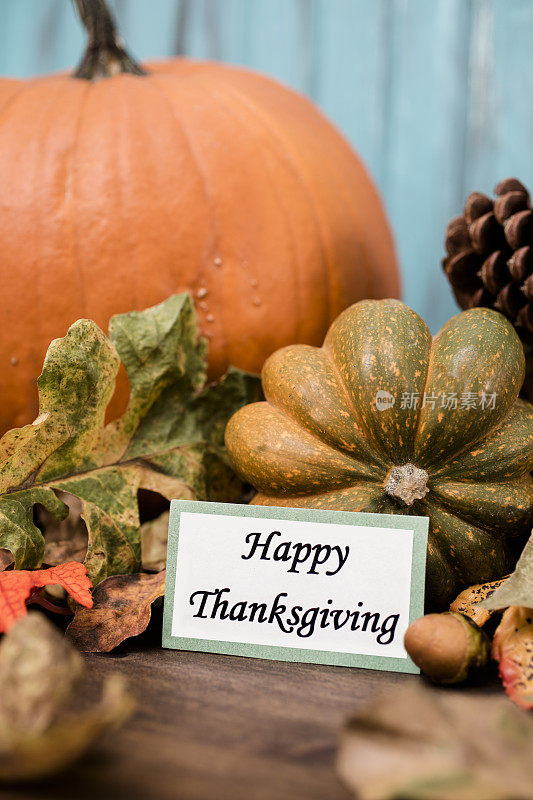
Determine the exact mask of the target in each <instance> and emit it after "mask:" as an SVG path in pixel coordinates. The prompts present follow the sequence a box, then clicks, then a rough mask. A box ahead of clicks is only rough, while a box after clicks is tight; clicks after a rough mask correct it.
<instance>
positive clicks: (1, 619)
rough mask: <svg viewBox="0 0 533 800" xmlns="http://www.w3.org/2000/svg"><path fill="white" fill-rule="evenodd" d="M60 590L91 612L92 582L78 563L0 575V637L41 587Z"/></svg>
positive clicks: (19, 615)
mask: <svg viewBox="0 0 533 800" xmlns="http://www.w3.org/2000/svg"><path fill="white" fill-rule="evenodd" d="M54 584H55V585H57V584H58V585H59V586H62V587H63V589H65V591H67V592H68V593H69V595H70V596H71V597H72V598H73V599H74V600H76V602H78V603H80V604H81V605H82V606H85V607H86V608H92V605H93V599H92V597H91V593H90V589H92V584H91V581H90V580H89V578H88V576H87V569H86V567H85V565H84V564H80V562H79V561H69V562H67V563H66V564H59V566H57V567H50V568H49V569H36V570H31V571H30V570H19V569H17V570H9V571H7V572H1V573H0V633H6V632H7V631H8V630H9V628H10V627H11V625H12V624H13V623H14V622H15V621H16V620H17V619H18V618H19V617H22V616H24V614H26V601H27V600H28V599H29V598H30V597H31V596H32V594H34V593H35V592H36V591H39V589H42V588H43V586H50V585H54Z"/></svg>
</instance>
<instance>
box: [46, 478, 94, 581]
mask: <svg viewBox="0 0 533 800" xmlns="http://www.w3.org/2000/svg"><path fill="white" fill-rule="evenodd" d="M56 494H57V496H58V498H59V499H60V500H62V501H63V503H65V505H66V506H68V517H66V518H65V519H61V520H57V519H56V518H55V517H54V516H53V514H50V512H49V511H47V510H46V508H43V506H39V507H38V510H39V515H38V518H39V527H40V528H41V530H42V531H43V533H44V555H43V563H44V564H46V565H48V566H50V567H54V566H55V565H56V564H63V563H64V562H65V561H83V560H84V558H85V556H86V555H87V541H88V536H87V527H86V525H85V522H84V521H83V519H82V516H81V515H82V513H83V506H82V503H81V500H80V499H79V497H75V496H74V495H72V494H68V492H60V491H57V492H56Z"/></svg>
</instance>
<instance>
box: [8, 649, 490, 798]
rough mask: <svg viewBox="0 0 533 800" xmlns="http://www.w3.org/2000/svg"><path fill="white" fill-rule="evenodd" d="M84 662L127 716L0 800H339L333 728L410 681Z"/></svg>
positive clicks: (123, 659) (254, 665) (179, 660)
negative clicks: (87, 748) (123, 684)
mask: <svg viewBox="0 0 533 800" xmlns="http://www.w3.org/2000/svg"><path fill="white" fill-rule="evenodd" d="M87 658H88V662H89V666H90V676H91V682H93V683H94V684H96V683H97V682H98V681H99V680H100V679H101V677H102V675H103V674H104V673H105V672H107V671H111V670H118V671H120V672H121V673H122V674H123V675H124V676H126V677H127V678H128V680H129V682H130V684H131V687H132V689H133V690H134V691H135V692H136V694H137V697H138V699H139V710H138V712H137V715H136V716H135V718H134V719H133V720H132V721H130V722H129V723H128V724H127V725H126V726H125V727H124V728H122V729H121V730H120V731H117V732H116V733H114V734H112V735H109V736H108V737H107V738H106V739H105V740H104V741H102V743H101V744H100V745H99V746H98V747H97V748H96V749H95V750H94V751H93V753H92V754H91V755H90V756H87V757H86V758H84V759H83V760H82V761H81V762H79V763H78V764H77V765H76V766H75V767H73V768H72V769H71V770H70V771H69V772H68V773H65V774H64V775H62V776H59V777H56V778H54V779H52V780H49V781H46V782H43V783H42V784H40V785H39V786H32V787H27V788H26V789H17V790H15V789H13V790H7V791H5V790H4V791H2V792H1V793H0V796H1V797H2V798H4V797H5V798H13V799H15V798H16V799H17V800H40V798H43V799H44V798H46V799H47V800H48V799H49V800H52V798H53V800H66V799H67V798H68V800H86V798H91V800H104V799H107V798H117V800H118V798H125V800H167V799H168V800H170V799H171V798H172V800H176V799H177V798H179V800H182V799H183V800H285V798H287V800H289V798H290V800H304V799H305V800H348V798H349V797H350V794H349V793H348V792H347V791H346V790H345V789H344V787H343V786H342V785H341V784H340V783H339V781H338V779H337V777H336V774H335V768H334V759H335V745H336V737H337V734H338V731H339V729H340V727H341V725H342V722H343V720H344V719H345V718H346V717H347V715H348V714H349V713H350V711H352V710H353V709H354V708H356V707H358V706H360V705H361V704H362V703H363V702H364V701H366V700H367V699H369V698H370V697H371V696H373V695H375V694H376V693H378V692H381V691H394V688H395V687H397V686H398V685H399V684H401V683H404V682H407V681H418V680H421V679H420V678H419V677H417V676H412V675H399V674H394V673H386V672H374V671H371V670H357V669H346V668H339V667H325V666H318V665H312V664H285V663H281V662H276V661H262V660H257V659H247V658H237V657H232V656H218V655H211V654H206V653H188V652H177V651H168V650H161V649H159V648H157V646H152V647H151V648H149V649H146V650H143V651H142V652H136V651H134V650H131V651H130V652H126V653H125V654H123V655H119V656H113V655H107V656H103V655H101V656H97V655H93V656H88V657H87ZM482 691H484V689H482Z"/></svg>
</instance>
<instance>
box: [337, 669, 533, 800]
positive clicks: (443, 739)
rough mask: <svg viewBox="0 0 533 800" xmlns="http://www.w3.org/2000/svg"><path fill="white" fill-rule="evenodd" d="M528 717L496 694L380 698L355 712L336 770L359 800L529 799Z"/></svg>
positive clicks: (407, 693)
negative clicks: (402, 799)
mask: <svg viewBox="0 0 533 800" xmlns="http://www.w3.org/2000/svg"><path fill="white" fill-rule="evenodd" d="M532 759H533V719H531V717H529V716H528V715H527V714H524V713H523V712H521V711H519V710H518V709H517V708H516V707H514V706H512V705H511V704H510V703H508V702H507V701H506V700H505V699H504V698H503V697H498V696H493V697H490V696H489V697H487V696H484V697H476V696H469V695H464V694H461V693H459V692H446V693H444V692H442V691H436V690H430V689H427V688H424V687H422V686H421V685H420V684H416V685H415V684H410V685H409V686H405V687H403V688H402V689H400V690H399V691H397V692H396V693H395V694H387V695H385V696H384V697H381V698H379V699H378V700H377V701H374V702H373V703H371V704H370V705H369V706H368V707H367V708H365V709H363V710H362V711H361V712H359V713H357V714H355V715H354V716H353V717H352V718H351V719H350V720H349V722H348V724H347V726H346V729H345V730H344V732H343V734H342V738H341V742H340V748H339V754H338V762H337V767H338V771H339V773H340V775H341V778H342V779H343V781H344V782H345V784H346V785H347V786H348V787H349V788H350V789H352V790H353V791H354V792H355V793H356V794H357V797H358V798H359V800H393V798H400V797H402V798H403V797H408V798H410V800H480V798H483V800H509V798H510V797H512V798H513V800H532V798H533V786H532V783H531V760H532Z"/></svg>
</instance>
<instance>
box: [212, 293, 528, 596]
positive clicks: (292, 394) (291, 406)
mask: <svg viewBox="0 0 533 800" xmlns="http://www.w3.org/2000/svg"><path fill="white" fill-rule="evenodd" d="M524 368H525V366H524V354H523V349H522V345H521V343H520V341H519V339H518V336H517V335H516V333H515V331H514V329H513V327H512V326H511V325H510V324H509V323H508V322H507V320H506V319H505V318H504V317H503V316H502V315H500V314H498V313H497V312H495V311H492V310H489V309H484V308H476V309H473V310H471V311H466V312H463V313H461V314H459V315H458V316H456V317H454V318H453V319H451V320H450V321H449V322H448V323H447V324H446V325H445V326H444V328H443V329H442V330H441V331H440V333H439V334H438V335H437V336H436V337H435V338H434V339H433V340H432V338H431V335H430V333H429V330H428V328H427V326H426V325H425V323H424V322H423V321H422V320H421V319H420V317H419V316H418V315H417V314H415V312H414V311H412V310H411V309H410V308H408V307H407V306H405V305H404V304H403V303H400V302H398V301H396V300H381V301H374V300H365V301H363V302H361V303H357V304H356V305H354V306H351V308H348V309H347V310H346V311H344V312H343V313H342V314H341V315H340V316H339V317H338V318H337V319H336V320H335V322H334V323H333V325H332V326H331V328H330V330H329V332H328V334H327V336H326V339H325V342H324V345H323V347H322V348H316V347H309V346H307V345H294V346H291V347H285V348H283V349H282V350H279V351H278V352H277V353H274V355H272V356H271V357H270V358H269V359H268V361H267V362H266V363H265V366H264V368H263V374H262V381H263V389H264V392H265V397H266V402H262V403H254V404H252V405H249V406H246V407H244V408H243V409H241V410H240V411H238V412H237V413H236V414H235V415H234V416H233V417H232V418H231V420H230V422H229V424H228V426H227V429H226V446H227V449H228V453H229V455H230V458H231V460H232V462H233V465H234V467H235V468H236V470H237V471H238V472H239V473H240V475H241V476H242V477H243V478H245V479H246V480H248V481H249V482H250V483H252V484H253V486H255V487H256V489H258V491H259V494H258V495H257V496H256V498H255V500H254V502H255V503H258V504H261V505H277V506H301V507H307V508H332V509H340V510H348V511H375V512H381V513H399V514H422V515H427V516H429V518H430V533H429V543H428V566H427V587H426V595H427V599H428V607H430V608H444V607H446V605H447V604H448V603H449V602H450V601H451V600H452V599H453V598H454V596H455V595H456V594H457V593H458V592H459V591H460V590H461V589H462V588H464V587H465V586H467V585H471V584H474V583H483V582H486V581H489V580H493V579H495V578H499V577H501V576H502V575H503V574H504V573H505V572H506V571H507V570H508V569H509V568H510V560H511V556H510V554H509V545H510V543H511V542H512V538H513V537H516V536H519V535H520V534H522V533H524V532H525V531H526V530H527V529H528V528H529V527H531V526H532V524H533V478H532V476H531V471H532V470H533V406H531V405H530V404H529V403H527V402H525V401H523V400H520V399H517V398H518V392H519V391H520V387H521V385H522V382H523V379H524ZM378 392H379V393H380V394H379V395H378ZM383 392H387V393H389V396H392V398H394V403H389V404H388V405H385V407H383V405H380V404H379V402H378V403H377V402H376V397H379V396H382V397H383V396H384V395H383V394H382V393H383ZM454 398H455V399H456V400H457V403H456V404H455V403H454Z"/></svg>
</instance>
